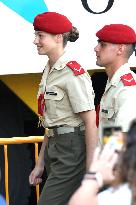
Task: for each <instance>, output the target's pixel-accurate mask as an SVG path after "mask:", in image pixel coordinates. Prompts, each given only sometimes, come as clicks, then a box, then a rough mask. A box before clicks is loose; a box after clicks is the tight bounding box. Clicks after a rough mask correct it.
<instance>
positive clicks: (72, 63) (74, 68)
mask: <svg viewBox="0 0 136 205" xmlns="http://www.w3.org/2000/svg"><path fill="white" fill-rule="evenodd" d="M67 66H68V67H69V68H70V69H71V70H72V71H73V72H74V74H75V75H81V74H84V73H85V70H84V69H83V68H82V66H81V65H80V64H79V63H77V62H76V61H70V62H68V63H67Z"/></svg>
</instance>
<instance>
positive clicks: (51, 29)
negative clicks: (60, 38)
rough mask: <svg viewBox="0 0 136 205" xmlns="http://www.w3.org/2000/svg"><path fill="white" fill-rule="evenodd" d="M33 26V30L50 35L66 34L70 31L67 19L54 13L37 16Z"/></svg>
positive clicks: (70, 26) (70, 25)
mask: <svg viewBox="0 0 136 205" xmlns="http://www.w3.org/2000/svg"><path fill="white" fill-rule="evenodd" d="M33 26H34V30H39V31H45V32H47V33H51V34H60V33H66V32H69V31H70V30H71V29H72V23H71V22H70V21H69V19H68V18H67V17H66V16H64V15H62V14H59V13H56V12H45V13H42V14H38V15H37V16H36V17H35V19H34V22H33Z"/></svg>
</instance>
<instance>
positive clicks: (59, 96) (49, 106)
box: [45, 89, 64, 118]
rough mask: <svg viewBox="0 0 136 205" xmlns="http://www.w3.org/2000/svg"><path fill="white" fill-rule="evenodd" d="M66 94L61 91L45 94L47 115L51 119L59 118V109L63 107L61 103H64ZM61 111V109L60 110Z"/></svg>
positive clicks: (55, 90)
mask: <svg viewBox="0 0 136 205" xmlns="http://www.w3.org/2000/svg"><path fill="white" fill-rule="evenodd" d="M63 98H64V92H63V91H62V90H61V89H54V90H50V89H48V90H46V93H45V103H46V113H47V114H48V115H49V118H50V117H53V118H55V117H56V116H57V109H58V107H59V106H60V107H61V101H63ZM60 109H61V108H60Z"/></svg>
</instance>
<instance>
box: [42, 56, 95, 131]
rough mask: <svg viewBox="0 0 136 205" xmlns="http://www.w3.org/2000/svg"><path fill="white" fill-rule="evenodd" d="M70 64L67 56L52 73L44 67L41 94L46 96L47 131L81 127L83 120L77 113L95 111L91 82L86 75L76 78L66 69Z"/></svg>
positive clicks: (57, 63) (53, 68)
mask: <svg viewBox="0 0 136 205" xmlns="http://www.w3.org/2000/svg"><path fill="white" fill-rule="evenodd" d="M71 60H72V59H69V58H68V57H67V55H66V53H64V55H63V56H61V57H60V59H58V61H57V62H56V63H55V64H54V65H53V67H52V68H51V70H50V71H49V66H48V64H47V65H46V67H45V70H44V72H43V76H42V80H41V83H40V85H39V92H38V96H39V94H40V93H43V92H44V98H45V112H44V127H52V126H58V125H67V126H78V125H80V124H82V120H81V118H80V117H79V115H77V113H79V112H83V111H88V110H93V109H95V106H94V91H93V88H92V81H91V78H90V76H89V74H88V73H87V72H86V73H84V74H81V75H78V76H75V75H74V72H73V71H72V70H71V69H70V68H69V67H68V66H66V64H67V63H68V62H69V61H71Z"/></svg>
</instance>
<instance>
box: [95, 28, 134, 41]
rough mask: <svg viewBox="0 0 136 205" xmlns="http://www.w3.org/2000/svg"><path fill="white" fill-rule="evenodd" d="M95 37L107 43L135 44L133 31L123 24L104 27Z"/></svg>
mask: <svg viewBox="0 0 136 205" xmlns="http://www.w3.org/2000/svg"><path fill="white" fill-rule="evenodd" d="M96 36H97V37H98V38H99V39H100V40H102V41H105V42H109V43H124V44H131V43H135V42H136V33H135V31H134V30H133V29H132V28H131V27H130V26H127V25H123V24H110V25H106V26H104V27H103V28H102V29H100V30H99V31H98V32H97V33H96Z"/></svg>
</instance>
